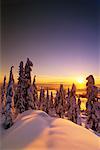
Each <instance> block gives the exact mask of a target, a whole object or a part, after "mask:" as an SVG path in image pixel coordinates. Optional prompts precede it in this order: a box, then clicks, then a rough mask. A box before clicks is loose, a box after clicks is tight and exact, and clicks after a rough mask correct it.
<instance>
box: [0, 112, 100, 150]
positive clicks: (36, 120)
mask: <svg viewBox="0 0 100 150" xmlns="http://www.w3.org/2000/svg"><path fill="white" fill-rule="evenodd" d="M0 131H1V128H0ZM0 141H1V148H0V149H2V150H99V149H100V139H99V137H98V136H96V135H95V134H94V133H92V132H90V131H89V130H88V129H85V128H84V127H82V126H78V125H77V124H74V123H73V122H71V121H69V120H66V119H61V118H54V117H50V116H49V115H48V114H46V113H45V112H43V111H33V110H29V111H26V112H24V113H23V114H21V115H19V116H18V117H17V119H16V120H15V123H14V125H13V126H12V127H11V128H10V129H8V130H6V131H4V130H2V132H0Z"/></svg>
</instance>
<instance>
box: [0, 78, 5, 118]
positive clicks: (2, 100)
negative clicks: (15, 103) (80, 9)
mask: <svg viewBox="0 0 100 150" xmlns="http://www.w3.org/2000/svg"><path fill="white" fill-rule="evenodd" d="M5 107H6V76H4V81H3V85H2V87H1V113H2V117H4V118H5Z"/></svg>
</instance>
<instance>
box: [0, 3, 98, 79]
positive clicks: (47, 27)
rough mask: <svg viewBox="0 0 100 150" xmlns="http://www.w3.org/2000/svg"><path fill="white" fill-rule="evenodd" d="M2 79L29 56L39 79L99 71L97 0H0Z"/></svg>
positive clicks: (77, 75) (95, 73) (73, 76)
mask: <svg viewBox="0 0 100 150" xmlns="http://www.w3.org/2000/svg"><path fill="white" fill-rule="evenodd" d="M2 2H3V4H2V13H1V14H2V17H1V21H2V24H1V25H2V26H1V33H2V34H1V37H2V41H1V44H2V45H1V66H0V74H1V75H0V76H1V77H0V78H1V79H0V81H1V80H2V79H3V75H4V74H6V75H8V73H9V69H10V66H11V65H14V66H15V68H14V75H15V79H17V75H18V65H19V62H20V61H21V60H23V61H24V63H25V61H26V59H27V57H29V58H30V59H31V60H32V62H33V64H34V66H33V71H32V75H34V74H36V75H37V81H38V82H45V81H48V82H56V81H60V82H61V81H66V82H68V81H69V80H71V81H72V80H78V79H77V78H80V77H83V78H85V77H86V76H88V75H90V74H93V75H94V77H95V78H96V79H97V80H98V82H99V81H100V80H99V77H100V1H99V0H69V2H68V1H67V2H66V1H63V0H40V1H39V0H34V1H33V0H9V2H7V0H5V1H2Z"/></svg>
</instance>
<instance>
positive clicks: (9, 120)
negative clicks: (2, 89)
mask: <svg viewBox="0 0 100 150" xmlns="http://www.w3.org/2000/svg"><path fill="white" fill-rule="evenodd" d="M12 69H13V66H12V67H11V70H10V76H9V83H8V87H7V94H6V114H5V116H6V118H5V121H4V128H5V129H7V128H9V127H11V126H12V124H13V113H14V107H13V96H14V89H13V86H14V78H13V72H12Z"/></svg>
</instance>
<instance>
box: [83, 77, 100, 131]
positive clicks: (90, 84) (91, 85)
mask: <svg viewBox="0 0 100 150" xmlns="http://www.w3.org/2000/svg"><path fill="white" fill-rule="evenodd" d="M86 80H87V83H86V86H87V105H86V110H87V120H86V128H91V129H92V130H94V131H97V132H100V130H99V129H100V124H99V122H100V115H98V114H100V113H99V111H98V108H100V103H99V102H98V101H97V94H98V90H97V87H96V86H95V80H94V77H93V76H92V75H90V76H88V77H87V78H86Z"/></svg>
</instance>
